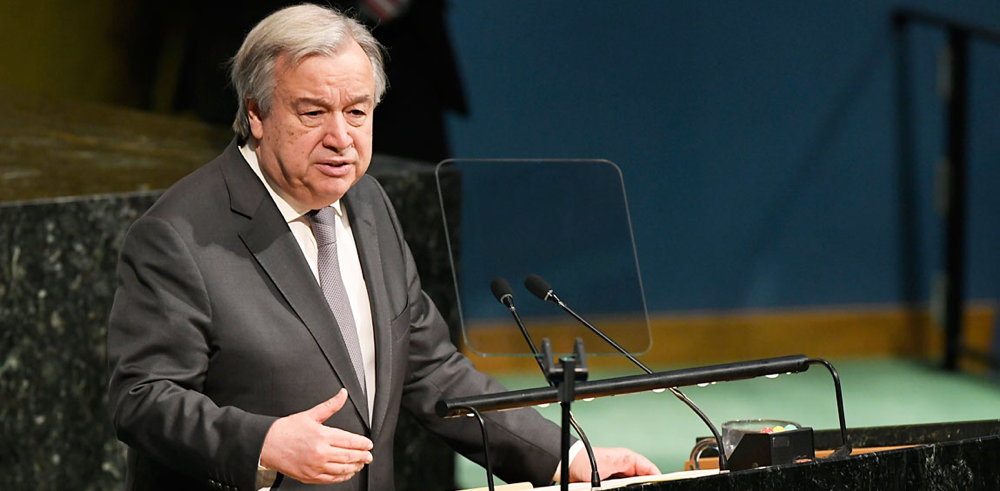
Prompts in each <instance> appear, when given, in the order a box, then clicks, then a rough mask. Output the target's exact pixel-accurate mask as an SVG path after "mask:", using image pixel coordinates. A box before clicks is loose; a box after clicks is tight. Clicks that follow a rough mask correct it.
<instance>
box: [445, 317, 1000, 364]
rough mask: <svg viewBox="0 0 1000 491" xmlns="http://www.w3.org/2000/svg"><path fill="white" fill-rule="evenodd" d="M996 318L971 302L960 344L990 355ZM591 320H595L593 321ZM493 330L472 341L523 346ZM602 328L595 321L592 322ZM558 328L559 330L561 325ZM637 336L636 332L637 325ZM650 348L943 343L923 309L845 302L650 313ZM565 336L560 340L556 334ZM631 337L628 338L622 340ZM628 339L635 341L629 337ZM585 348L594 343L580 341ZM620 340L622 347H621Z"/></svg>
mask: <svg viewBox="0 0 1000 491" xmlns="http://www.w3.org/2000/svg"><path fill="white" fill-rule="evenodd" d="M995 319H996V305H995V303H994V302H973V303H970V304H969V306H968V307H967V308H966V312H965V346H967V347H969V348H973V349H976V350H980V351H983V352H990V351H991V349H992V347H993V335H994V334H993V333H994V329H995V327H994V325H995ZM595 323H597V322H596V321H595ZM495 325H496V328H489V327H486V328H479V329H476V330H475V331H471V332H470V333H468V334H469V336H470V338H472V339H471V342H473V343H476V345H477V346H491V347H496V349H497V350H498V351H503V350H504V349H506V348H507V347H509V351H519V350H523V349H524V348H523V344H524V340H523V339H522V338H521V335H520V332H519V331H518V330H517V329H516V328H513V326H512V321H511V322H507V323H505V322H498V323H496V324H495ZM566 325H567V324H566V321H564V320H558V321H553V322H551V323H549V324H543V325H529V326H528V328H529V330H530V332H531V333H532V337H534V338H535V340H536V343H537V342H540V340H541V339H542V337H546V336H548V337H551V338H554V339H553V343H555V344H557V345H559V344H560V343H561V344H563V345H570V340H571V339H572V337H573V336H574V335H579V332H580V331H579V330H572V331H569V332H570V334H569V335H568V336H567V335H566V334H565V333H566V332H567V331H566V330H565V326H566ZM597 325H598V326H600V325H601V324H600V323H597ZM560 329H563V330H560ZM638 332H639V333H640V337H642V336H641V335H642V334H644V333H643V332H642V330H638ZM650 334H651V336H652V346H651V347H650V349H649V351H648V352H647V353H645V354H643V355H642V356H640V357H639V359H640V360H641V361H642V362H643V363H645V364H647V365H650V366H653V367H655V366H664V365H667V366H677V365H682V366H690V365H699V364H710V363H724V362H731V361H737V360H751V359H757V358H769V357H775V356H785V355H790V354H807V355H809V356H813V357H818V358H834V359H835V358H848V357H887V356H888V357H896V356H900V357H906V356H917V357H925V356H929V357H936V356H940V353H941V351H942V346H943V332H942V330H941V328H940V327H937V325H936V324H935V322H934V321H933V319H932V316H931V314H930V312H929V311H928V310H927V309H916V310H908V309H904V308H902V307H899V306H843V307H830V308H808V309H787V310H773V311H755V312H722V313H690V314H676V313H662V314H658V315H654V316H651V318H650ZM562 338H566V339H562ZM628 341H629V340H626V342H628ZM632 341H633V342H640V341H641V340H639V341H636V340H632ZM584 342H585V345H589V344H591V343H599V342H600V340H599V339H597V338H596V337H594V336H592V338H587V339H584ZM626 342H622V343H621V344H623V345H627V344H626ZM463 348H464V352H465V353H466V354H467V356H469V358H470V359H472V361H473V363H475V364H476V366H477V367H478V368H479V369H480V370H482V371H485V372H487V373H500V372H531V371H535V370H538V366H537V365H536V363H535V361H534V360H533V359H532V358H530V357H520V358H518V357H484V356H482V355H479V354H477V353H471V352H470V350H468V348H465V347H463ZM587 362H588V364H589V365H590V366H591V367H598V368H628V367H629V366H630V365H629V363H628V360H626V359H624V358H623V357H611V356H594V357H589V358H588V359H587ZM962 365H963V369H967V370H971V371H981V370H984V369H985V368H986V367H985V365H983V364H982V363H981V362H976V361H975V360H972V359H965V360H963V363H962Z"/></svg>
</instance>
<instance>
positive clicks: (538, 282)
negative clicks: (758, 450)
mask: <svg viewBox="0 0 1000 491" xmlns="http://www.w3.org/2000/svg"><path fill="white" fill-rule="evenodd" d="M524 287H525V288H527V289H528V291H529V292H531V294H532V295H534V296H536V297H538V298H539V299H541V300H542V301H544V302H552V303H554V304H556V305H558V306H559V307H560V308H562V309H563V310H564V311H566V313H568V314H569V315H571V316H573V318H574V319H576V320H577V321H579V322H580V323H581V324H583V325H584V326H586V327H587V329H590V330H591V332H593V333H594V334H596V335H598V336H599V337H600V338H601V339H603V340H604V342H606V343H608V344H610V345H611V346H612V347H613V348H614V349H615V350H617V351H618V352H619V353H621V354H623V355H625V357H626V358H628V359H629V361H631V362H632V363H633V364H634V365H635V366H637V367H639V368H640V369H642V371H644V372H646V373H647V374H651V373H653V371H652V370H650V369H649V367H647V366H646V365H644V364H643V363H642V362H640V361H639V360H637V359H635V357H634V356H632V354H631V353H629V352H628V351H626V350H625V348H622V347H621V345H619V344H618V343H616V342H615V341H614V340H613V339H611V338H610V337H608V335H607V334H604V331H601V330H600V329H598V328H596V327H594V325H593V324H591V323H589V322H587V320H586V319H584V318H583V317H580V315H579V314H577V313H576V312H574V311H573V309H571V308H569V306H568V305H566V304H565V303H564V302H563V301H562V300H561V299H560V298H559V297H558V296H557V295H556V293H555V291H554V290H553V289H552V285H549V282H547V281H545V280H544V279H542V277H541V276H538V275H537V274H531V275H528V277H527V278H525V279H524ZM667 390H669V391H670V392H671V393H672V394H673V395H674V396H676V397H677V398H678V399H680V400H681V402H683V403H684V404H686V405H687V406H688V407H689V408H691V410H692V411H694V412H695V413H696V414H697V415H698V417H700V418H701V420H702V421H703V422H704V423H705V424H706V425H708V429H710V430H712V436H714V437H715V442H716V444H718V446H719V469H724V470H726V469H729V462H728V460H727V459H726V452H725V450H724V449H723V447H722V436H721V435H720V434H719V430H716V429H715V425H714V424H713V423H712V421H710V420H709V419H708V416H706V415H705V413H704V412H702V410H701V408H699V407H698V406H697V405H696V404H695V403H694V401H692V400H691V399H689V398H688V396H686V395H684V393H683V392H681V391H680V390H678V389H677V388H676V387H668V388H667Z"/></svg>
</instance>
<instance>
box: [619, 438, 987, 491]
mask: <svg viewBox="0 0 1000 491" xmlns="http://www.w3.org/2000/svg"><path fill="white" fill-rule="evenodd" d="M998 463H1000V436H991V437H982V438H972V439H968V440H960V441H954V442H944V443H936V444H932V445H925V446H919V447H912V448H904V449H898V450H889V451H885V452H877V453H869V454H862V455H855V456H852V457H849V458H846V459H843V460H837V461H832V462H829V461H823V460H819V461H814V462H810V463H806V464H794V465H787V466H775V467H766V468H762V469H753V470H747V471H740V472H734V473H729V474H722V475H718V476H710V477H703V478H699V479H689V480H683V481H670V482H663V483H652V484H643V485H635V486H629V487H627V488H624V489H628V490H636V491H639V490H642V491H654V490H655V491H661V490H662V491H667V490H670V491H673V490H678V491H680V490H684V491H702V490H705V491H707V490H712V491H716V490H787V489H796V490H852V491H853V490H879V491H895V490H900V491H903V490H907V491H909V490H956V491H959V490H979V489H983V490H996V489H1000V465H998Z"/></svg>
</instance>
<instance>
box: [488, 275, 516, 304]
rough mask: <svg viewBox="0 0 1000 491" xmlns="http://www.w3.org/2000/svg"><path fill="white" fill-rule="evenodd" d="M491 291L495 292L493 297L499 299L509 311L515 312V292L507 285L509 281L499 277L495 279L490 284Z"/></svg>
mask: <svg viewBox="0 0 1000 491" xmlns="http://www.w3.org/2000/svg"><path fill="white" fill-rule="evenodd" d="M490 290H492V291H493V296H494V297H497V301H498V302H500V303H502V304H503V305H504V307H507V309H508V310H511V311H513V310H514V291H513V290H511V289H510V283H507V280H505V279H503V278H501V277H499V276H497V277H496V278H493V281H491V282H490Z"/></svg>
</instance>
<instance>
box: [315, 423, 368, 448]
mask: <svg viewBox="0 0 1000 491" xmlns="http://www.w3.org/2000/svg"><path fill="white" fill-rule="evenodd" d="M325 438H326V442H327V444H329V445H330V446H331V447H338V448H346V449H349V450H371V449H372V448H374V445H373V444H372V441H371V440H369V439H367V438H365V437H363V436H361V435H358V434H357V433H351V432H349V431H344V430H342V429H340V428H329V427H327V428H326V435H325Z"/></svg>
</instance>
